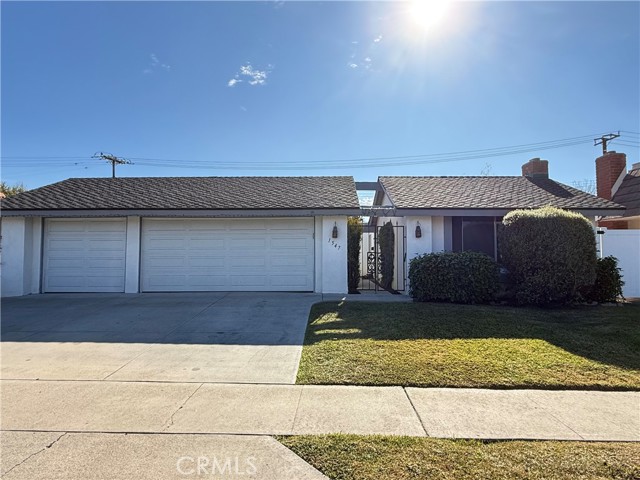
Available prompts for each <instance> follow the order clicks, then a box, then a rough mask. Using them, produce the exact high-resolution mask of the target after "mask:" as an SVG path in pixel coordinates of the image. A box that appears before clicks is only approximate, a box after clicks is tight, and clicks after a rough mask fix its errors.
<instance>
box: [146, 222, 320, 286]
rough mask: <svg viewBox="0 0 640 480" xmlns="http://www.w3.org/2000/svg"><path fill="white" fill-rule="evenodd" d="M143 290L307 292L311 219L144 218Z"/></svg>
mask: <svg viewBox="0 0 640 480" xmlns="http://www.w3.org/2000/svg"><path fill="white" fill-rule="evenodd" d="M141 261H142V267H141V268H142V273H141V279H142V291H145V292H153V291H156V292H161V291H165V292H171V291H242V290H245V291H312V290H313V278H314V276H313V273H314V242H313V219H311V218H308V219H307V218H295V219H180V220H178V219H147V218H145V219H143V221H142V258H141Z"/></svg>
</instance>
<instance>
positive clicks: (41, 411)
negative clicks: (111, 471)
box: [0, 380, 640, 441]
mask: <svg viewBox="0 0 640 480" xmlns="http://www.w3.org/2000/svg"><path fill="white" fill-rule="evenodd" d="M0 384H1V386H2V405H1V408H2V411H1V413H2V417H1V418H2V425H1V428H2V430H15V431H29V430H31V431H51V432H114V433H115V432H119V433H127V432H129V433H145V432H148V433H190V434H193V433H198V434H204V433H209V434H212V433H215V434H251V435H274V434H287V435H289V434H293V435H299V434H324V433H338V432H342V433H354V434H390V435H410V436H432V437H441V438H481V439H554V440H602V441H640V392H591V391H544V390H483V389H441V388H427V389H423V388H402V387H351V386H316V385H308V386H306V385H246V384H211V383H161V382H116V381H113V382H111V381H73V382H65V381H33V380H3V381H2V382H1V383H0Z"/></svg>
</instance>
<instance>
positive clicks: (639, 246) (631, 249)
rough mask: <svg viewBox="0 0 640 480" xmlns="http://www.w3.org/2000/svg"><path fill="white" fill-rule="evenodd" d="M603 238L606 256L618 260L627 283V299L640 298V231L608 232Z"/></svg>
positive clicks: (625, 293) (603, 248)
mask: <svg viewBox="0 0 640 480" xmlns="http://www.w3.org/2000/svg"><path fill="white" fill-rule="evenodd" d="M605 232H606V233H605V234H604V235H598V236H599V237H603V238H602V250H603V253H604V256H609V255H613V256H614V257H616V258H617V259H618V266H619V267H620V268H621V269H622V275H623V280H624V282H625V284H624V287H623V288H622V292H623V294H624V296H625V297H627V298H634V297H636V298H637V297H640V230H606V229H605Z"/></svg>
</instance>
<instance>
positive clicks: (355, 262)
mask: <svg viewBox="0 0 640 480" xmlns="http://www.w3.org/2000/svg"><path fill="white" fill-rule="evenodd" d="M361 240H362V220H361V219H360V217H349V219H348V220H347V272H348V283H349V293H356V292H357V291H358V284H359V283H360V242H361Z"/></svg>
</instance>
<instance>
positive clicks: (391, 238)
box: [378, 221, 396, 290]
mask: <svg viewBox="0 0 640 480" xmlns="http://www.w3.org/2000/svg"><path fill="white" fill-rule="evenodd" d="M378 245H380V284H381V285H382V288H384V289H386V290H390V289H391V287H392V286H393V270H394V268H393V267H394V261H395V250H396V242H395V234H394V233H393V223H391V222H390V221H389V222H387V223H385V224H384V225H383V226H382V227H380V230H378Z"/></svg>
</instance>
